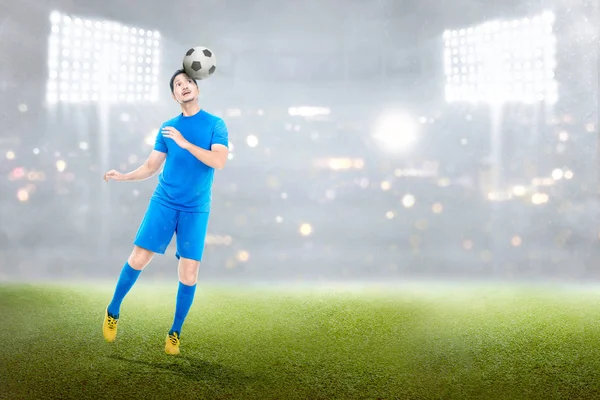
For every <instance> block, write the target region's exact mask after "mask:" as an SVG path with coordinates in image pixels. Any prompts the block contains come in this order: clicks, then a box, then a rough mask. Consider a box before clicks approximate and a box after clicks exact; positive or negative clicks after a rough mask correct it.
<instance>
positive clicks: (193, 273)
mask: <svg viewBox="0 0 600 400" xmlns="http://www.w3.org/2000/svg"><path fill="white" fill-rule="evenodd" d="M199 268H200V261H196V260H190V259H189V258H183V257H182V258H180V260H179V281H180V282H181V283H183V284H184V285H187V286H193V285H195V284H196V282H198V270H199Z"/></svg>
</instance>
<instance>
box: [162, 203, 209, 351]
mask: <svg viewBox="0 0 600 400" xmlns="http://www.w3.org/2000/svg"><path fill="white" fill-rule="evenodd" d="M208 217H209V214H208V213H183V212H182V213H180V216H179V221H178V224H177V254H176V256H177V258H179V266H178V277H179V286H178V289H177V300H176V305H175V316H174V318H173V324H172V325H171V329H170V330H169V333H168V334H167V338H166V341H165V352H166V353H167V354H179V344H180V341H179V339H180V337H181V328H182V327H183V323H184V321H185V319H186V317H187V315H188V312H189V311H190V308H191V307H192V303H193V302H194V296H195V293H196V283H197V282H198V269H199V267H200V261H201V260H202V255H203V253H204V241H205V238H206V232H207V229H208Z"/></svg>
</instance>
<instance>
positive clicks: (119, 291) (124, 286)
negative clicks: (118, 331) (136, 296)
mask: <svg viewBox="0 0 600 400" xmlns="http://www.w3.org/2000/svg"><path fill="white" fill-rule="evenodd" d="M141 272H142V271H141V270H139V271H138V270H136V269H133V268H131V265H129V262H126V263H125V265H124V266H123V269H122V270H121V275H119V281H118V282H117V287H116V288H115V294H114V295H113V298H112V301H111V302H110V304H109V305H108V313H109V314H110V315H112V316H113V317H115V318H119V312H121V303H122V302H123V299H124V298H125V295H126V294H127V293H128V292H129V290H130V289H131V288H132V286H133V284H134V283H135V281H136V280H137V278H138V276H140V273H141Z"/></svg>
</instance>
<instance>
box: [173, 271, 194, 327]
mask: <svg viewBox="0 0 600 400" xmlns="http://www.w3.org/2000/svg"><path fill="white" fill-rule="evenodd" d="M195 293H196V285H195V284H194V285H193V286H187V285H184V284H183V283H181V282H179V289H178V290H177V303H176V305H175V319H174V320H173V326H172V327H171V330H170V331H169V334H172V333H173V332H177V333H178V334H179V336H181V327H182V326H183V321H185V317H187V314H188V312H189V311H190V307H192V302H193V301H194V294H195Z"/></svg>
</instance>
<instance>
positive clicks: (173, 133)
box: [162, 126, 190, 149]
mask: <svg viewBox="0 0 600 400" xmlns="http://www.w3.org/2000/svg"><path fill="white" fill-rule="evenodd" d="M162 134H163V136H164V137H166V138H169V139H173V141H174V142H175V143H176V144H177V146H179V147H181V148H182V149H187V148H188V147H189V145H190V142H188V141H187V140H186V139H185V138H184V137H183V135H182V134H181V132H179V131H178V130H177V129H175V128H173V127H172V126H165V127H164V128H163V130H162Z"/></svg>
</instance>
